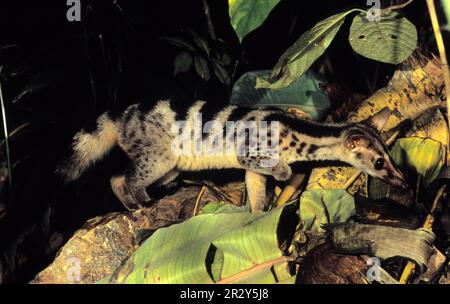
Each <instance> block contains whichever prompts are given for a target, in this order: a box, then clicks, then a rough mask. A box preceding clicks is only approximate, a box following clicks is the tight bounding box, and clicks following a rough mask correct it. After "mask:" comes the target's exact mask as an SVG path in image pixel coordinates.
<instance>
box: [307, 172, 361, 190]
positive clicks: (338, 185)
mask: <svg viewBox="0 0 450 304" xmlns="http://www.w3.org/2000/svg"><path fill="white" fill-rule="evenodd" d="M358 172H359V169H356V168H353V167H323V168H315V169H314V170H313V172H312V173H311V176H310V177H309V181H308V186H307V187H306V189H307V190H317V189H344V185H345V184H346V183H347V182H348V181H349V180H350V179H351V178H352V176H354V175H355V174H356V173H358ZM366 183H367V176H366V175H365V174H362V175H361V176H360V177H359V178H358V179H357V180H356V181H355V182H354V183H353V184H352V186H351V187H350V188H349V189H348V191H349V193H351V194H354V193H356V192H358V193H359V194H360V195H366V193H367V186H366Z"/></svg>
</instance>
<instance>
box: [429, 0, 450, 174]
mask: <svg viewBox="0 0 450 304" xmlns="http://www.w3.org/2000/svg"><path fill="white" fill-rule="evenodd" d="M427 6H428V12H429V14H430V19H431V25H432V26H433V31H434V37H435V38H436V44H437V47H438V50H439V57H440V58H441V69H442V74H443V75H444V82H445V91H446V98H447V122H450V70H449V68H448V61H447V55H446V53H445V45H444V40H443V39H442V33H441V29H440V27H439V21H438V17H437V14H436V7H435V5H434V1H433V0H427ZM447 134H448V136H449V144H447V166H449V165H450V153H449V152H450V132H447Z"/></svg>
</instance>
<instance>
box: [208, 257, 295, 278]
mask: <svg viewBox="0 0 450 304" xmlns="http://www.w3.org/2000/svg"><path fill="white" fill-rule="evenodd" d="M293 260H294V258H292V257H289V256H281V257H278V258H275V259H273V260H269V261H266V262H263V263H261V264H257V265H255V266H252V267H250V268H247V269H245V270H244V271H241V272H238V273H236V274H233V275H231V276H229V277H226V278H225V279H222V280H220V281H217V282H216V284H230V283H233V282H235V281H237V280H240V279H242V278H244V277H247V276H249V275H252V274H254V273H256V272H258V271H261V270H263V269H266V268H269V267H272V266H273V265H275V264H281V263H285V262H290V261H293Z"/></svg>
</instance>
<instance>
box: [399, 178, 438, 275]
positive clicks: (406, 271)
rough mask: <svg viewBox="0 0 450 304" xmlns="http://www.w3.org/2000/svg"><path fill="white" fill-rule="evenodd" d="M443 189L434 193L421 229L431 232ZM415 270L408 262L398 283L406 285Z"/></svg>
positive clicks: (411, 263) (412, 264) (414, 266)
mask: <svg viewBox="0 0 450 304" xmlns="http://www.w3.org/2000/svg"><path fill="white" fill-rule="evenodd" d="M445 188H446V185H445V184H444V185H443V186H441V188H439V190H438V192H437V193H436V197H435V198H434V201H433V205H432V206H431V210H430V212H429V213H428V215H427V217H426V219H425V221H424V223H423V225H422V228H423V229H426V230H432V228H433V222H434V213H435V211H436V209H437V206H438V204H439V202H440V201H441V198H442V195H443V194H444V191H445ZM415 269H416V264H414V263H413V262H411V261H408V263H407V264H406V266H405V269H403V272H402V275H401V277H400V280H399V282H400V283H401V284H406V283H407V282H408V280H409V278H410V277H411V275H412V274H413V272H414V270H415Z"/></svg>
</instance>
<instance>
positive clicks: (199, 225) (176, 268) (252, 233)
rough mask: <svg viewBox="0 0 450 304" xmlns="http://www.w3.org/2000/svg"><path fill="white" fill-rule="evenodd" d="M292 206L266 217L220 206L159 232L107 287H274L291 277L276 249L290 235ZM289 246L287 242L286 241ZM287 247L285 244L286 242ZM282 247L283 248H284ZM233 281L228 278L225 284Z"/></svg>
mask: <svg viewBox="0 0 450 304" xmlns="http://www.w3.org/2000/svg"><path fill="white" fill-rule="evenodd" d="M295 212H296V208H294V205H285V206H284V207H281V208H277V209H274V210H272V211H271V212H268V213H258V214H252V213H249V212H248V210H247V209H246V208H242V207H241V208H238V207H235V206H232V205H229V204H227V205H224V206H222V207H219V208H218V209H217V210H216V211H214V212H206V213H202V214H200V215H198V216H195V217H193V218H191V219H189V220H187V221H185V222H183V223H181V224H177V225H172V226H170V227H167V228H161V229H158V230H157V231H156V232H155V233H154V234H153V235H152V236H151V237H150V238H148V239H147V240H146V241H145V242H144V243H143V244H142V245H141V246H140V247H139V249H138V250H137V251H136V252H135V253H134V254H133V255H132V256H131V257H130V258H129V259H128V261H127V262H125V264H124V265H123V266H121V267H120V268H119V269H118V270H117V271H116V272H115V274H114V275H113V276H112V278H111V279H110V282H112V283H213V282H218V281H221V280H225V279H227V280H229V282H232V283H245V282H253V283H275V282H277V281H280V280H281V281H284V280H285V279H288V278H290V277H292V274H291V273H290V270H289V267H288V259H287V257H286V256H285V254H284V250H283V249H282V248H280V244H281V243H282V240H284V239H286V237H288V236H289V234H287V235H280V233H279V231H280V229H279V226H280V225H282V224H283V225H288V230H287V231H291V233H292V234H293V232H294V231H295V227H296V222H295V221H292V222H286V221H287V219H289V218H290V217H288V216H287V215H289V214H290V215H292V214H295ZM283 221H284V222H283ZM288 242H290V240H288ZM288 245H290V244H289V243H288ZM288 245H287V246H288ZM230 278H232V279H230Z"/></svg>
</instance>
